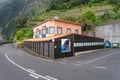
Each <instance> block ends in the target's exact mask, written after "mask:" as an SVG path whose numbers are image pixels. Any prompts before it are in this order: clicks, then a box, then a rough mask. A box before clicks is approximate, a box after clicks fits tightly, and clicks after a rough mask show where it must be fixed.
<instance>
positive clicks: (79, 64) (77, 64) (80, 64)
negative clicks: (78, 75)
mask: <svg viewBox="0 0 120 80" xmlns="http://www.w3.org/2000/svg"><path fill="white" fill-rule="evenodd" d="M73 65H75V66H82V65H81V64H76V63H73Z"/></svg>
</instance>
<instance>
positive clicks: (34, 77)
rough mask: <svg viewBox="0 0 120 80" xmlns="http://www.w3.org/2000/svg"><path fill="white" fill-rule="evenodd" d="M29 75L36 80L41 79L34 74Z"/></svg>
mask: <svg viewBox="0 0 120 80" xmlns="http://www.w3.org/2000/svg"><path fill="white" fill-rule="evenodd" d="M29 75H30V76H32V77H34V78H36V79H39V77H38V76H35V75H33V74H29Z"/></svg>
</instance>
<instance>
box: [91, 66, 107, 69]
mask: <svg viewBox="0 0 120 80" xmlns="http://www.w3.org/2000/svg"><path fill="white" fill-rule="evenodd" d="M93 68H97V69H107V67H102V66H93Z"/></svg>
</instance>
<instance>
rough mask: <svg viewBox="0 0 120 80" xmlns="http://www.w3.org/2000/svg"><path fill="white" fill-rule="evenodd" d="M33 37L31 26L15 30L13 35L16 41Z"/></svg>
mask: <svg viewBox="0 0 120 80" xmlns="http://www.w3.org/2000/svg"><path fill="white" fill-rule="evenodd" d="M32 37H33V30H32V28H22V29H20V30H18V31H17V33H16V35H15V38H14V39H15V40H16V41H23V40H24V39H29V38H32Z"/></svg>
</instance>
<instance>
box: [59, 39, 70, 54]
mask: <svg viewBox="0 0 120 80" xmlns="http://www.w3.org/2000/svg"><path fill="white" fill-rule="evenodd" d="M61 51H62V53H64V52H71V41H70V39H61Z"/></svg>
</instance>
